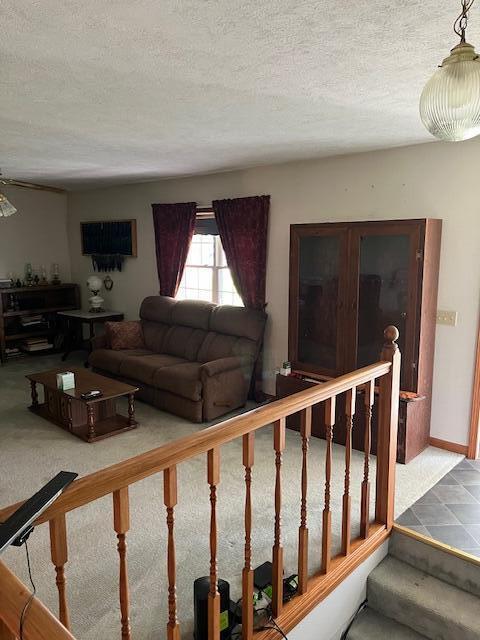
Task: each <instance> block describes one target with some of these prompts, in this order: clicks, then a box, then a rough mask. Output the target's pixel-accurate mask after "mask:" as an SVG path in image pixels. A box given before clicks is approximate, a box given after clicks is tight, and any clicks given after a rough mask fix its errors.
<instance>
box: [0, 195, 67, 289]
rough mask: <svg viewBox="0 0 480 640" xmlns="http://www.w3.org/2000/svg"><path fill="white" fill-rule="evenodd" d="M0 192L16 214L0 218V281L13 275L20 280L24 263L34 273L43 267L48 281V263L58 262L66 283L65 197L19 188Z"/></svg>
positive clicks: (22, 275) (49, 270)
mask: <svg viewBox="0 0 480 640" xmlns="http://www.w3.org/2000/svg"><path fill="white" fill-rule="evenodd" d="M1 191H2V193H4V194H5V195H6V196H7V198H8V199H9V200H10V202H11V203H12V204H13V205H14V207H15V208H16V209H17V213H14V214H13V215H12V216H9V217H8V218H0V277H2V278H3V277H6V276H7V273H9V272H13V273H15V274H16V275H17V276H18V277H20V278H23V277H24V275H25V263H27V262H31V263H32V266H33V268H34V269H35V270H37V269H39V268H40V266H41V265H44V266H45V267H46V268H47V277H50V274H51V265H52V263H53V262H58V264H59V269H60V277H61V279H62V280H63V281H64V282H70V280H71V273H70V255H69V248H68V240H67V195H66V194H63V193H53V192H50V191H37V190H33V189H21V188H19V187H2V188H1Z"/></svg>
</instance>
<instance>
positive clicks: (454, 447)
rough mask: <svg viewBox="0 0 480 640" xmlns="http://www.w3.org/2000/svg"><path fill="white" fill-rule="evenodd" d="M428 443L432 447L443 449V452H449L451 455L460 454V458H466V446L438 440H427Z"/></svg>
mask: <svg viewBox="0 0 480 640" xmlns="http://www.w3.org/2000/svg"><path fill="white" fill-rule="evenodd" d="M428 442H429V444H430V445H431V446H432V447H437V449H445V451H451V452H452V453H461V454H462V456H466V455H467V453H468V445H466V444H458V443H457V442H449V441H448V440H440V439H439V438H429V440H428Z"/></svg>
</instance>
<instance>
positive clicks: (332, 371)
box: [292, 230, 345, 375]
mask: <svg viewBox="0 0 480 640" xmlns="http://www.w3.org/2000/svg"><path fill="white" fill-rule="evenodd" d="M297 240H298V244H297V248H298V257H297V268H298V279H297V282H298V293H297V296H294V304H295V307H296V308H295V309H292V311H293V313H294V315H296V319H297V322H296V335H295V336H292V338H293V342H294V343H296V348H297V353H296V357H295V360H296V361H297V363H298V364H297V366H298V365H299V366H301V367H303V368H305V369H307V370H313V371H317V372H319V373H322V374H324V375H336V374H337V371H338V368H339V360H340V358H341V354H340V346H339V341H338V332H339V326H340V324H341V318H340V314H341V303H340V300H339V295H341V288H342V280H343V279H342V261H343V259H344V243H345V234H344V233H340V232H338V231H336V232H332V231H328V230H327V231H323V232H318V234H317V233H315V234H314V235H303V236H302V235H301V234H300V235H299V237H298V238H297Z"/></svg>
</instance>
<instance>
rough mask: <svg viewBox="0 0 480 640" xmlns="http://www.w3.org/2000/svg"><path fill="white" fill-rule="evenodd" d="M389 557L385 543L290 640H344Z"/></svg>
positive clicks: (302, 624) (308, 618)
mask: <svg viewBox="0 0 480 640" xmlns="http://www.w3.org/2000/svg"><path fill="white" fill-rule="evenodd" d="M387 553H388V541H386V542H384V543H383V544H382V545H381V546H380V547H379V548H378V549H377V550H376V551H375V552H374V553H372V555H371V556H369V557H368V558H367V559H366V560H365V561H364V562H362V564H361V565H360V566H358V567H357V568H356V569H355V571H353V572H352V573H350V574H349V575H348V576H347V577H346V578H345V580H344V581H343V582H341V583H340V584H339V586H338V587H337V588H336V589H335V590H334V591H333V592H332V593H331V594H330V595H328V596H327V597H326V598H325V600H323V601H322V602H321V603H320V604H319V605H318V606H317V607H315V609H313V611H311V612H310V613H309V614H308V616H306V617H305V618H303V620H302V621H301V622H300V623H299V624H297V626H296V627H295V628H294V629H292V631H290V632H289V634H288V638H289V640H340V637H341V635H342V633H343V632H344V631H345V629H346V628H347V627H348V625H349V623H350V621H351V619H352V618H353V616H354V615H355V614H356V612H357V610H358V607H359V606H360V605H361V604H362V602H363V601H364V600H365V598H366V597H367V578H368V576H369V574H370V573H371V572H372V571H373V570H374V569H375V567H376V566H377V565H378V564H380V562H381V561H382V560H383V559H384V557H385V556H386V555H387Z"/></svg>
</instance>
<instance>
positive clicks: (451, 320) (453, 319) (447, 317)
mask: <svg viewBox="0 0 480 640" xmlns="http://www.w3.org/2000/svg"><path fill="white" fill-rule="evenodd" d="M457 319H458V313H457V312H456V311H443V310H440V309H439V310H438V311H437V324H446V325H448V326H449V327H456V326H457Z"/></svg>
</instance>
